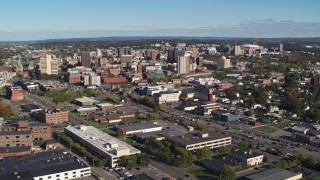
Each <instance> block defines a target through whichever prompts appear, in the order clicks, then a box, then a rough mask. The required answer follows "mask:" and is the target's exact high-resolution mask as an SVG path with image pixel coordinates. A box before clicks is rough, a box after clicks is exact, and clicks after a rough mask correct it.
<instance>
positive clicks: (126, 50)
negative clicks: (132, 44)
mask: <svg viewBox="0 0 320 180" xmlns="http://www.w3.org/2000/svg"><path fill="white" fill-rule="evenodd" d="M129 54H131V51H130V48H129V47H123V48H118V57H119V58H121V56H122V55H129Z"/></svg>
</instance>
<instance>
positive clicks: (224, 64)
mask: <svg viewBox="0 0 320 180" xmlns="http://www.w3.org/2000/svg"><path fill="white" fill-rule="evenodd" d="M230 67H231V64H230V59H227V58H226V57H225V56H222V57H221V58H220V59H218V62H217V68H218V69H225V68H230Z"/></svg>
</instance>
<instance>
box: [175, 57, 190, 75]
mask: <svg viewBox="0 0 320 180" xmlns="http://www.w3.org/2000/svg"><path fill="white" fill-rule="evenodd" d="M177 59H178V61H177V73H178V74H188V73H189V72H190V61H189V56H178V57H177Z"/></svg>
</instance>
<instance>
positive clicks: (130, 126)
mask: <svg viewBox="0 0 320 180" xmlns="http://www.w3.org/2000/svg"><path fill="white" fill-rule="evenodd" d="M157 127H161V126H159V125H156V124H153V123H133V124H126V125H120V126H117V129H121V130H123V131H127V132H128V131H137V130H142V129H150V128H157Z"/></svg>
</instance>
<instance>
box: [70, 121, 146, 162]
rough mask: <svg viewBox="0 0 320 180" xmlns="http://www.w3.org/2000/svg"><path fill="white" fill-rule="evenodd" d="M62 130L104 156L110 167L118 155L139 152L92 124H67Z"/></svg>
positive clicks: (117, 158)
mask: <svg viewBox="0 0 320 180" xmlns="http://www.w3.org/2000/svg"><path fill="white" fill-rule="evenodd" d="M64 132H65V133H66V134H67V135H69V136H71V137H72V138H74V139H75V140H77V141H78V142H80V143H81V144H82V145H84V146H85V147H87V148H89V149H90V150H91V151H93V152H94V153H95V154H97V155H98V156H99V157H102V158H105V159H106V160H107V163H108V164H109V166H110V167H111V168H114V167H116V166H117V161H118V160H119V158H120V157H122V156H129V155H132V154H138V153H141V152H140V150H138V149H136V148H134V147H132V146H130V145H129V144H127V143H125V142H123V141H120V140H119V139H117V138H114V137H112V136H110V135H108V134H106V133H104V132H103V131H101V130H99V129H97V128H95V127H93V126H84V125H81V126H76V127H72V126H67V127H65V128H64Z"/></svg>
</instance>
